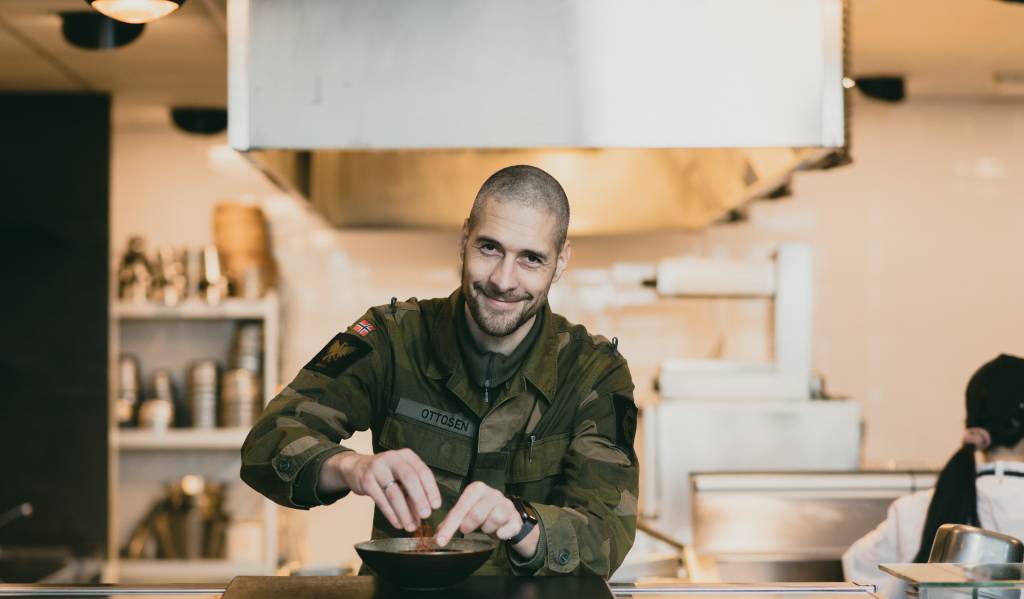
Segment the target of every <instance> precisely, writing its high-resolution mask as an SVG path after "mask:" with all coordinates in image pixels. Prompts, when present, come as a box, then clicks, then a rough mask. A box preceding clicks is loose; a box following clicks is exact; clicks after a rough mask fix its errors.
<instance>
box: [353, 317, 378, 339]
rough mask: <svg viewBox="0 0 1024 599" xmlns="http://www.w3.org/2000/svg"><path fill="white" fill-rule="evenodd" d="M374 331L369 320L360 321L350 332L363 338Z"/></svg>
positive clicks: (374, 328) (375, 328)
mask: <svg viewBox="0 0 1024 599" xmlns="http://www.w3.org/2000/svg"><path fill="white" fill-rule="evenodd" d="M376 330H377V327H375V326H373V323H372V322H370V321H369V320H360V321H359V322H357V323H355V324H354V325H352V331H353V332H355V334H356V335H359V336H360V337H365V336H367V335H369V334H370V333H372V332H374V331H376Z"/></svg>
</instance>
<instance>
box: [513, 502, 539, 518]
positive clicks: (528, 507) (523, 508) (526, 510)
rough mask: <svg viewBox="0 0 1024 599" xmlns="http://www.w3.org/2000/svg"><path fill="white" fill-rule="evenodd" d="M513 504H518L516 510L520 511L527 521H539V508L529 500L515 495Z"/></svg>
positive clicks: (520, 514)
mask: <svg viewBox="0 0 1024 599" xmlns="http://www.w3.org/2000/svg"><path fill="white" fill-rule="evenodd" d="M512 504H513V505H515V506H516V511H518V512H519V516H520V517H521V518H522V519H523V520H525V521H526V522H532V523H534V524H536V523H537V521H538V519H539V518H538V514H537V508H535V507H533V505H532V504H530V502H529V501H526V500H525V499H523V498H521V497H513V498H512Z"/></svg>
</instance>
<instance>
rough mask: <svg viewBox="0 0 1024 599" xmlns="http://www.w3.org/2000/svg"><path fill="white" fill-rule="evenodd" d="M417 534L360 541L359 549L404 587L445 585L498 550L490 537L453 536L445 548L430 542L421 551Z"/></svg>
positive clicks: (373, 567) (376, 569)
mask: <svg viewBox="0 0 1024 599" xmlns="http://www.w3.org/2000/svg"><path fill="white" fill-rule="evenodd" d="M420 543H421V540H420V539H416V538H402V539H375V540H373V541H365V542H363V543H356V552H357V553H359V557H361V558H362V560H363V561H364V562H365V563H366V565H367V566H368V567H369V568H370V569H371V570H373V573H374V574H376V575H377V576H378V577H379V578H381V579H382V580H386V581H388V582H390V583H392V584H395V585H397V586H400V587H402V588H404V589H442V588H444V587H449V586H451V585H453V584H456V583H458V582H461V581H463V580H464V579H465V578H466V577H468V576H469V575H470V574H472V573H473V572H475V571H476V570H477V568H479V567H480V566H482V565H483V564H484V562H486V561H487V558H489V557H490V556H491V553H492V552H493V551H494V544H493V543H488V542H486V541H469V540H466V539H452V540H451V541H449V542H448V545H447V546H446V547H444V548H441V547H438V546H437V545H434V544H433V542H431V543H430V545H431V548H432V550H431V551H418V550H417V548H418V546H419V545H420Z"/></svg>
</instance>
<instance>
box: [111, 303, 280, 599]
mask: <svg viewBox="0 0 1024 599" xmlns="http://www.w3.org/2000/svg"><path fill="white" fill-rule="evenodd" d="M112 291H113V290H112ZM112 295H113V294H112ZM279 310H280V308H279V303H278V297H277V295H276V294H274V293H268V294H267V295H265V296H264V297H263V298H261V299H259V300H245V299H239V298H226V299H225V300H224V301H223V302H222V303H220V304H217V305H212V306H211V305H208V304H206V303H204V302H202V301H198V300H188V301H184V302H182V303H180V304H178V305H176V306H164V305H161V304H158V303H144V304H134V303H127V302H120V301H118V300H117V299H115V298H113V297H112V298H111V301H110V356H109V357H110V377H111V380H112V381H117V380H118V379H117V377H118V357H119V356H120V355H121V354H122V353H125V354H131V355H134V356H136V357H137V358H138V359H139V361H140V364H141V366H142V369H143V379H144V380H146V379H147V378H148V376H147V374H148V373H151V372H152V371H153V370H154V369H156V368H164V369H167V370H169V371H170V372H171V373H172V379H174V382H175V383H176V392H177V393H179V394H183V393H187V391H186V389H185V388H184V387H185V385H184V384H183V383H182V382H181V381H183V380H184V379H185V376H186V373H187V372H188V369H189V367H190V366H191V365H192V364H193V363H194V362H195V361H196V360H202V359H213V360H215V361H217V362H218V363H219V364H221V365H223V364H225V363H226V362H227V361H228V358H229V356H230V352H231V345H232V343H233V341H232V339H233V337H234V335H235V334H236V332H237V330H238V327H239V326H242V325H246V326H249V325H252V324H258V325H259V326H260V327H261V328H262V340H263V347H262V356H261V358H262V360H261V361H262V378H261V380H260V388H261V389H262V393H261V394H262V397H261V398H260V399H261V402H262V403H263V404H264V405H265V404H266V403H267V402H268V401H269V400H270V398H271V397H272V396H273V395H274V394H275V393H276V391H277V389H278V386H279V384H280V376H279V375H280V328H279V327H280V316H279ZM116 400H117V389H116V384H114V385H111V388H110V405H111V408H110V414H111V415H113V414H114V413H115V412H114V409H113V406H114V404H115V402H116ZM248 432H249V429H248V427H246V428H244V429H242V428H214V429H191V428H180V429H176V428H172V429H169V430H166V431H162V432H157V431H153V430H146V429H138V428H120V427H118V426H117V423H116V422H115V421H114V420H113V417H112V418H111V422H110V423H109V429H108V439H109V440H108V443H107V454H108V472H109V478H108V490H109V496H110V500H109V506H108V538H109V539H110V543H109V544H108V548H107V566H106V569H105V574H104V580H105V581H106V582H132V583H155V582H185V581H196V582H227V581H229V580H231V579H232V578H234V577H235V576H238V575H271V574H273V573H274V571H275V569H276V565H277V559H278V543H277V528H278V525H277V505H276V504H274V503H273V502H272V501H270V500H269V499H266V498H263V497H258V496H253V494H254V493H255V492H254V491H252V490H251V489H248V488H247V487H246V486H245V484H244V483H243V482H242V481H241V480H240V479H239V478H238V468H239V464H238V462H239V451H240V449H241V447H242V443H243V442H244V441H245V437H246V435H247V434H248ZM186 474H196V475H199V476H203V477H206V478H209V479H211V480H217V481H221V482H224V483H227V484H228V485H229V486H230V488H231V489H236V488H237V489H238V491H239V492H240V495H239V494H235V495H233V496H235V497H242V498H246V497H248V499H242V500H241V503H240V506H241V507H243V512H242V513H236V514H233V515H234V516H237V517H239V518H240V519H241V520H247V521H252V522H259V523H260V525H261V536H260V547H259V557H258V559H256V560H253V561H244V560H247V559H248V558H249V557H256V555H255V554H246V555H243V554H238V555H233V556H232V555H229V556H228V558H227V559H223V560H131V559H125V558H122V557H121V555H120V548H121V547H122V546H123V545H124V543H125V542H126V532H127V531H130V530H132V528H133V527H134V526H135V525H136V523H137V522H139V521H140V519H141V518H143V517H144V516H145V514H146V512H147V510H148V509H149V508H150V506H151V505H152V504H153V502H154V501H157V500H159V499H160V498H161V497H162V495H163V493H164V487H165V484H166V483H167V482H168V481H174V480H177V479H179V478H180V477H181V476H184V475H186ZM232 493H234V491H232ZM250 500H251V501H250ZM253 540H254V541H255V539H253Z"/></svg>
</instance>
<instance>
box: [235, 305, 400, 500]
mask: <svg viewBox="0 0 1024 599" xmlns="http://www.w3.org/2000/svg"><path fill="white" fill-rule="evenodd" d="M388 347H389V346H388V343H387V339H386V336H385V332H384V331H383V330H381V329H380V328H379V327H378V326H377V325H375V324H374V321H373V315H372V312H370V313H367V315H366V316H364V318H363V319H362V320H360V321H359V322H357V323H356V324H355V325H353V326H352V327H350V328H349V329H348V330H346V331H345V332H344V333H339V334H338V335H336V336H335V337H334V338H333V339H331V341H330V342H328V344H327V345H326V346H324V348H323V349H322V350H320V352H319V353H318V354H317V355H316V356H314V358H313V359H312V360H310V362H309V363H308V364H306V366H305V367H303V368H302V370H300V371H299V374H298V375H297V376H296V377H295V379H294V380H293V381H292V382H291V383H289V384H288V386H287V387H285V388H284V389H283V390H282V391H281V393H279V394H278V395H277V396H276V397H275V398H274V399H273V400H271V402H270V403H269V404H268V405H267V407H266V409H265V410H264V412H263V414H262V415H261V416H260V418H259V420H258V421H257V422H256V424H255V425H254V426H253V428H252V430H251V431H250V432H249V435H248V436H247V437H246V439H245V442H244V443H243V445H242V468H241V477H242V480H244V481H245V482H246V483H247V484H248V485H249V486H250V487H252V488H253V489H255V490H257V491H259V492H260V493H262V494H263V495H265V496H267V497H269V498H270V499H272V500H273V501H274V502H276V503H279V504H280V505H283V506H286V507H294V508H309V507H313V506H315V505H322V504H328V503H332V502H334V501H336V500H337V499H339V498H341V497H342V496H344V495H345V493H340V494H336V495H333V496H328V497H322V496H320V495H318V494H317V492H316V487H317V484H318V483H319V473H320V466H321V465H322V464H323V462H324V461H325V460H326V459H327V458H329V457H331V456H333V455H335V454H338V453H341V452H343V451H348V449H346V448H345V447H343V446H341V445H339V443H340V442H341V441H342V440H344V439H348V438H349V437H351V436H352V434H353V433H354V432H355V431H363V430H366V429H368V428H369V427H370V425H371V423H372V422H373V418H374V415H375V413H376V410H378V409H379V406H380V405H382V404H381V403H380V400H379V398H380V397H386V395H385V393H386V390H384V389H383V385H386V384H388V381H389V380H390V377H389V376H388V370H387V369H388V356H389V353H390V352H389V349H388Z"/></svg>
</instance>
